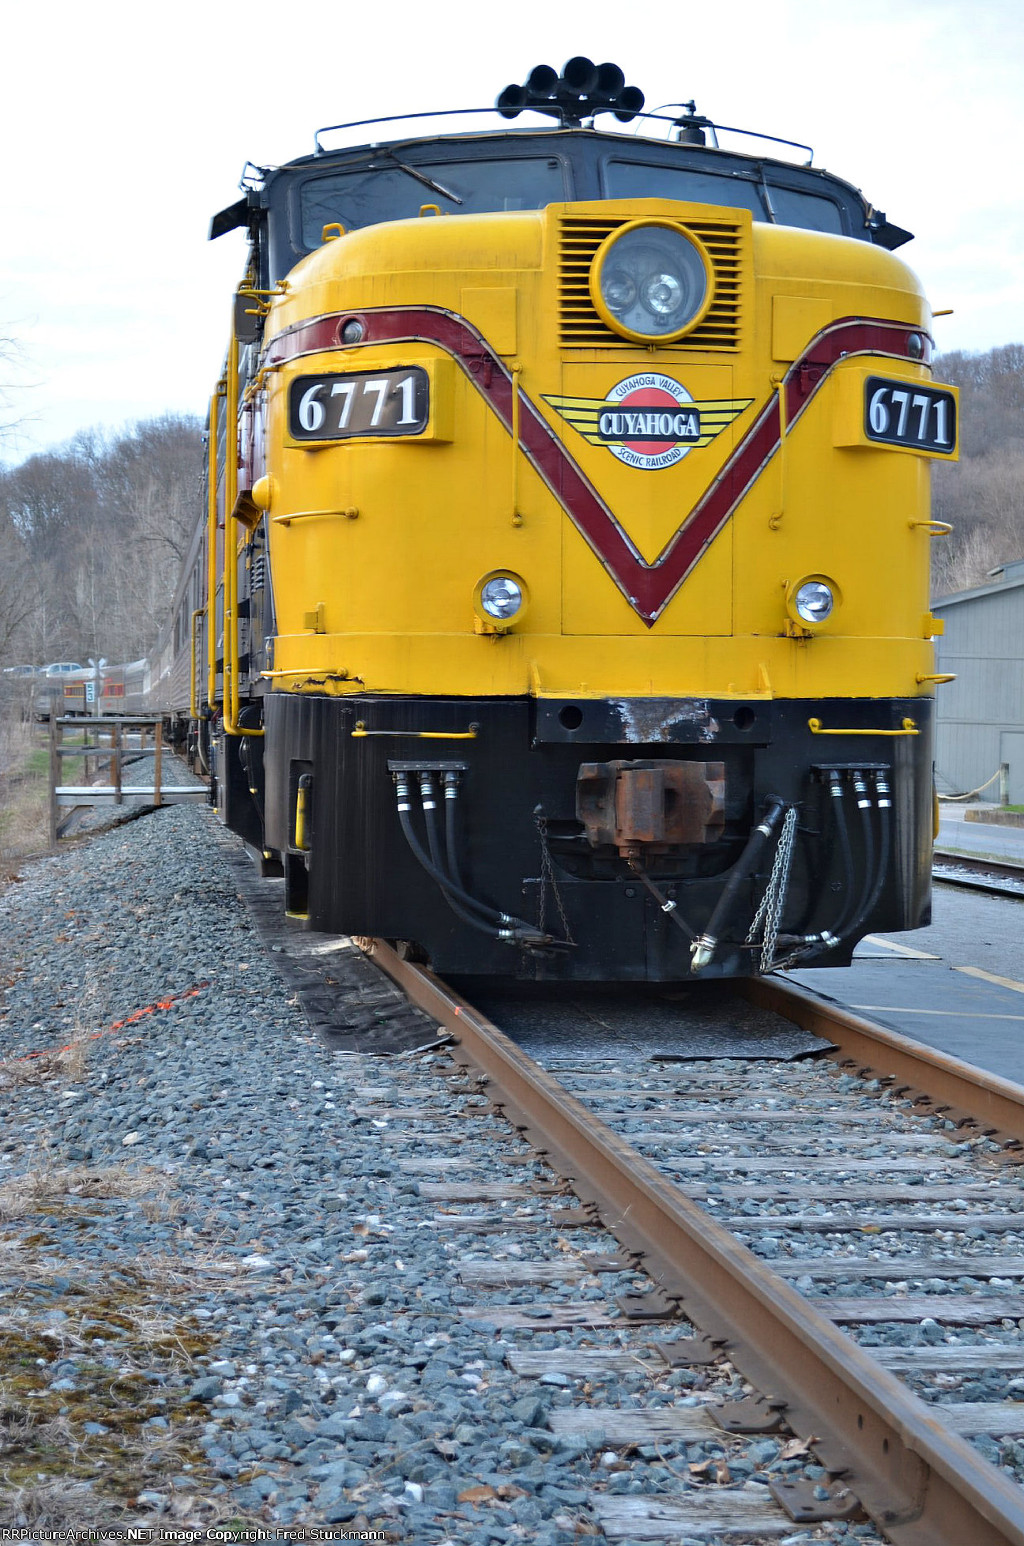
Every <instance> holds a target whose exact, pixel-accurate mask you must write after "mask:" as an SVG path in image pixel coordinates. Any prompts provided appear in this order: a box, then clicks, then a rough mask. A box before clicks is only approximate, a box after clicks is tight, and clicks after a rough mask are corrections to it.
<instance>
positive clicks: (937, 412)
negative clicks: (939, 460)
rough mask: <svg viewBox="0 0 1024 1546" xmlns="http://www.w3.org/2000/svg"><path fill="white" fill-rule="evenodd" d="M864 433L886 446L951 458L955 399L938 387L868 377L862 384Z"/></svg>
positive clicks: (954, 433)
mask: <svg viewBox="0 0 1024 1546" xmlns="http://www.w3.org/2000/svg"><path fill="white" fill-rule="evenodd" d="M864 432H865V434H866V435H867V437H868V439H869V440H879V441H882V442H883V444H885V445H893V446H909V447H912V448H913V449H914V450H917V451H939V452H945V454H946V455H947V456H948V455H951V454H952V452H953V451H955V449H956V398H955V397H954V396H953V394H952V392H946V391H944V390H943V389H942V388H941V387H925V386H918V385H917V384H916V383H914V382H909V381H885V380H883V379H882V377H880V376H869V377H868V379H867V381H866V382H865V383H864Z"/></svg>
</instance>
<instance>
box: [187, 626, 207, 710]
mask: <svg viewBox="0 0 1024 1546" xmlns="http://www.w3.org/2000/svg"><path fill="white" fill-rule="evenodd" d="M205 615H206V608H205V607H196V609H195V611H194V612H193V613H192V627H191V629H190V637H189V644H190V647H191V662H192V670H191V673H190V675H189V680H188V714H189V718H190V719H198V718H199V703H198V701H197V700H198V697H199V694H198V693H197V692H196V618H197V617H204V616H205Z"/></svg>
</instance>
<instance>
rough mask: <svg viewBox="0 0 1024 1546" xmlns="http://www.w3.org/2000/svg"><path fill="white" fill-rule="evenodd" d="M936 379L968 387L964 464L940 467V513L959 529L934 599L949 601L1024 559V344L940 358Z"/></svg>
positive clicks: (936, 558) (937, 556) (940, 551)
mask: <svg viewBox="0 0 1024 1546" xmlns="http://www.w3.org/2000/svg"><path fill="white" fill-rule="evenodd" d="M935 379H936V381H940V382H948V383H950V384H951V385H953V386H958V387H959V388H960V461H959V463H950V464H948V465H946V466H938V467H936V468H935V471H934V479H933V483H932V494H933V510H932V513H933V515H934V516H935V519H936V520H939V521H949V522H950V523H951V524H952V526H953V534H952V536H951V537H944V538H941V539H939V540H938V541H936V542H935V543H934V544H933V546H932V580H933V590H934V594H935V595H936V596H945V595H949V594H950V592H952V591H959V590H969V589H970V588H971V587H972V586H975V585H985V584H987V583H988V579H989V571H990V570H991V569H994V568H995V567H996V566H997V565H999V564H1004V563H1007V562H1009V560H1011V559H1014V558H1024V344H1004V345H1003V347H1002V348H1000V349H990V350H989V351H988V352H987V353H986V354H964V353H962V352H957V353H953V354H943V355H940V356H939V358H938V359H937V361H936V362H935Z"/></svg>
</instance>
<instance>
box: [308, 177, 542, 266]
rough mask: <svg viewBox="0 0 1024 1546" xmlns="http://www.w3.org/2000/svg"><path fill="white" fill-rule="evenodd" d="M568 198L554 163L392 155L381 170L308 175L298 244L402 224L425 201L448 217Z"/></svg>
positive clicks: (531, 206) (539, 205) (313, 243)
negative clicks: (337, 230) (331, 232)
mask: <svg viewBox="0 0 1024 1546" xmlns="http://www.w3.org/2000/svg"><path fill="white" fill-rule="evenodd" d="M568 197H570V190H569V189H567V187H566V177H565V167H564V164H563V162H562V161H561V160H560V159H559V158H556V157H545V156H526V157H522V158H513V157H511V156H505V157H502V158H501V159H500V160H486V161H485V160H473V161H463V162H457V161H416V163H415V164H413V163H412V161H408V160H406V159H405V158H404V157H401V158H399V157H397V156H393V157H392V158H391V159H390V161H388V160H384V162H383V164H381V163H380V161H378V160H377V159H375V160H374V162H373V164H372V165H370V166H363V167H359V168H354V169H352V170H350V171H344V172H337V171H336V172H329V173H327V174H326V175H324V176H321V177H310V178H309V179H308V180H306V181H305V182H303V183H302V184H301V186H300V189H299V219H300V228H301V240H302V245H303V247H304V248H305V249H306V251H307V252H309V251H312V249H313V248H314V247H319V246H320V243H321V240H322V232H323V228H324V226H325V225H329V224H331V223H332V222H334V221H337V222H338V223H339V224H341V225H343V226H344V227H345V229H346V231H351V230H353V229H354V228H355V227H357V226H364V225H375V224H377V223H378V222H379V221H384V220H406V219H410V218H414V217H415V216H416V215H418V214H419V212H420V209H421V208H422V206H423V204H424V203H429V202H436V203H437V205H438V207H439V208H440V209H443V210H444V211H446V212H447V213H448V214H453V215H454V214H459V215H479V214H484V213H491V212H493V211H496V210H513V209H542V208H543V207H544V205H545V204H557V203H559V202H560V201H561V200H562V199H565V198H568Z"/></svg>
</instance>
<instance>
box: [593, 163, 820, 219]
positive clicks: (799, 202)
mask: <svg viewBox="0 0 1024 1546" xmlns="http://www.w3.org/2000/svg"><path fill="white" fill-rule="evenodd" d="M602 182H603V185H604V190H605V197H606V198H610V199H654V198H657V199H679V200H684V201H686V202H688V203H694V204H720V205H723V206H725V207H726V208H729V209H749V210H750V212H751V214H752V215H753V217H754V219H755V220H762V221H770V220H772V219H774V220H775V221H776V222H777V223H778V224H779V225H793V226H800V227H802V228H803V229H804V230H807V231H825V232H829V233H831V234H832V235H835V236H845V235H847V234H849V227H848V224H847V222H846V221H845V220H844V218H843V211H842V209H841V208H840V207H839V205H838V204H837V203H836V202H835V201H834V200H833V199H830V198H827V197H825V196H823V195H822V194H820V193H818V192H816V191H813V192H812V191H810V190H804V189H796V188H792V187H787V186H785V185H784V184H782V183H777V182H775V181H774V180H773V179H772V178H769V179H766V182H762V181H760V180H759V179H758V180H755V177H754V176H753V175H751V174H750V173H747V174H745V175H742V176H741V175H738V174H736V173H734V172H705V171H698V170H697V169H696V168H694V167H691V166H669V165H666V164H665V163H664V162H662V163H660V164H659V163H657V162H644V161H624V160H617V159H614V158H609V159H608V160H607V161H605V163H604V165H603V167H602Z"/></svg>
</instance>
